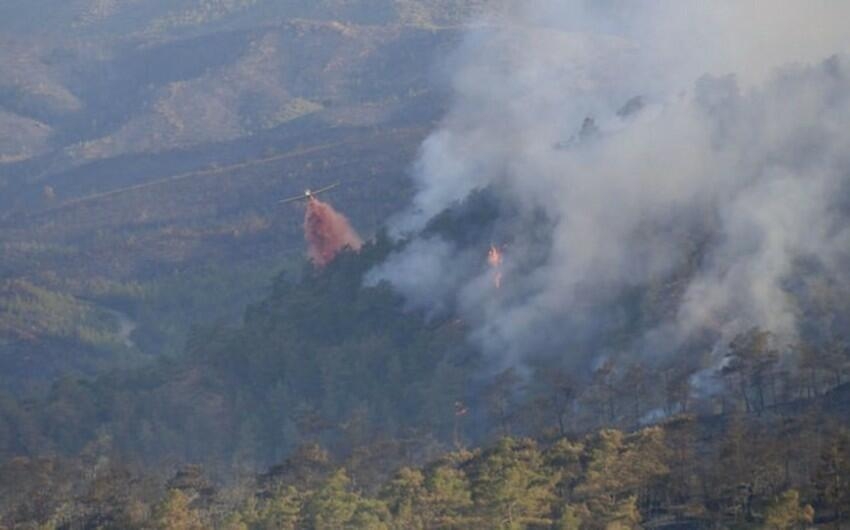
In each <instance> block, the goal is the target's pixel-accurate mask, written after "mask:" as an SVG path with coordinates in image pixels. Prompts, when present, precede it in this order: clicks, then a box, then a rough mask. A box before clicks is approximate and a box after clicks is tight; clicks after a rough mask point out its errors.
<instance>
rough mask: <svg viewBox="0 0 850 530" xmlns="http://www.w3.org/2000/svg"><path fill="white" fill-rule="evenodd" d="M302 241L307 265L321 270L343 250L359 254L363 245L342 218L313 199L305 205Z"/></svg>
mask: <svg viewBox="0 0 850 530" xmlns="http://www.w3.org/2000/svg"><path fill="white" fill-rule="evenodd" d="M304 238H305V239H306V240H307V251H308V254H309V256H310V261H312V262H313V265H314V266H316V267H319V268H321V267H324V266H326V265H327V264H328V263H330V262H331V261H333V259H334V258H335V257H336V255H337V254H339V252H340V251H342V250H343V249H345V248H350V249H351V250H355V251H356V250H360V247H362V246H363V241H362V240H361V239H360V236H359V235H357V232H356V231H355V230H354V228H352V227H351V223H349V222H348V219H346V218H345V216H344V215H342V214H341V213H339V212H337V211H336V210H334V208H333V207H332V206H331V205H330V204H328V203H326V202H322V201H320V200H319V199H316V198H315V197H312V198H310V199H309V200H308V201H307V210H306V211H305V212H304Z"/></svg>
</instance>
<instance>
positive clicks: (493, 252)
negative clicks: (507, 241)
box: [487, 245, 504, 289]
mask: <svg viewBox="0 0 850 530" xmlns="http://www.w3.org/2000/svg"><path fill="white" fill-rule="evenodd" d="M503 260H504V257H503V256H502V251H501V250H499V247H497V246H496V245H490V251H489V252H488V253H487V263H489V264H490V267H491V268H492V269H493V285H495V286H496V289H499V288H501V287H502V261H503Z"/></svg>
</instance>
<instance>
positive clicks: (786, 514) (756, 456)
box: [0, 415, 850, 530]
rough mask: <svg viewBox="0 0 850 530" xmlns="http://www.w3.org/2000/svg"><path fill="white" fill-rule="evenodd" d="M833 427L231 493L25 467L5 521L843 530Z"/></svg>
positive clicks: (842, 476)
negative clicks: (824, 529)
mask: <svg viewBox="0 0 850 530" xmlns="http://www.w3.org/2000/svg"><path fill="white" fill-rule="evenodd" d="M824 420H825V418H823V417H817V416H816V415H814V416H808V415H802V416H799V417H793V418H792V417H783V416H776V417H772V418H764V417H762V418H758V417H757V416H755V415H732V416H728V417H726V418H723V419H722V420H718V419H716V418H715V419H713V420H707V421H706V420H698V419H696V418H694V417H692V416H687V415H683V416H679V417H676V418H673V419H670V420H669V421H667V422H665V423H664V424H662V425H658V426H654V427H649V428H644V429H642V430H639V431H636V432H633V433H631V434H627V433H624V432H622V431H619V430H614V429H604V430H600V431H596V432H594V433H592V434H589V435H586V436H584V437H580V438H556V439H553V440H548V441H547V440H539V441H535V440H533V439H530V438H502V439H501V440H500V441H499V442H498V443H496V444H495V445H493V446H490V447H488V448H486V449H474V450H467V449H462V448H459V449H456V450H454V451H452V452H447V453H445V454H442V455H440V456H438V457H436V458H434V459H432V460H431V461H430V462H429V463H428V464H427V465H424V466H407V467H405V466H403V460H404V459H403V458H401V455H402V454H403V451H398V445H399V442H395V443H392V444H390V443H389V442H387V443H383V444H375V445H370V446H363V447H361V448H360V449H359V450H358V451H356V452H355V453H354V454H352V455H351V456H350V457H349V458H347V459H345V460H342V461H340V460H336V459H334V457H333V456H332V455H331V454H329V453H328V452H326V451H324V450H323V449H321V448H320V447H319V446H318V445H315V444H307V445H304V446H302V447H300V448H299V449H298V450H297V451H296V452H295V453H294V454H293V455H292V456H290V457H289V458H288V459H286V460H285V461H284V462H283V463H282V464H281V465H278V466H275V467H273V468H271V469H270V470H269V471H267V472H266V473H263V474H260V475H254V476H249V477H243V479H242V480H240V481H238V482H237V483H236V484H234V485H232V486H229V487H226V488H217V487H216V486H215V485H214V484H213V483H212V482H210V480H209V479H208V478H207V477H205V476H204V473H203V470H202V469H201V468H200V467H199V466H188V467H184V468H182V469H180V470H179V471H178V472H177V473H176V474H175V475H173V476H172V477H171V478H169V479H168V480H162V479H158V478H156V477H153V476H149V475H145V474H143V473H140V472H138V471H133V470H131V469H129V468H128V467H127V466H126V465H123V464H122V462H121V461H120V460H113V459H110V458H108V457H107V456H103V455H101V456H100V457H96V456H95V455H94V454H85V455H83V456H81V457H80V458H78V459H73V460H63V459H46V458H42V459H23V458H19V459H16V460H13V461H11V462H9V463H7V464H5V465H4V466H3V467H2V468H0V474H2V475H0V476H2V477H4V481H3V483H2V486H0V506H2V512H0V521H2V523H3V524H5V525H7V528H22V529H23V528H33V529H36V528H37V529H41V530H47V529H51V530H52V529H62V530H71V529H94V528H98V529H104V530H106V529H116V530H118V529H120V530H134V529H139V530H141V529H151V530H153V529H162V530H178V529H179V530H190V529H198V530H201V529H205V530H208V529H222V530H273V529H274V530H283V529H305V530H306V529H314V530H339V529H345V528H348V529H364V530H382V529H386V530H395V529H399V530H401V529H405V530H409V529H422V530H424V529H482V530H485V529H486V530H492V529H500V528H503V529H574V530H597V529H598V530H620V529H622V530H625V529H639V528H660V527H669V528H692V529H699V528H740V529H745V528H747V529H756V528H759V529H761V528H764V529H788V530H790V529H802V528H812V527H813V526H812V525H817V528H841V525H842V522H844V523H846V522H848V519H850V431H848V430H847V429H846V428H841V427H838V426H836V425H834V424H832V423H831V422H830V421H824ZM393 465H396V466H398V467H397V468H396V469H397V471H395V472H393V473H391V474H387V468H388V467H392V466H393ZM13 481H14V483H13Z"/></svg>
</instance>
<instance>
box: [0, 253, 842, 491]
mask: <svg viewBox="0 0 850 530" xmlns="http://www.w3.org/2000/svg"><path fill="white" fill-rule="evenodd" d="M394 248H395V246H394V243H391V242H390V241H388V240H387V239H386V238H383V237H379V238H377V239H376V240H375V241H373V242H371V243H369V244H367V245H366V246H365V247H364V248H363V250H362V251H361V252H360V253H359V254H353V253H347V254H343V255H341V256H340V257H339V259H337V260H336V261H335V262H334V263H332V264H331V265H330V266H329V267H328V268H326V269H325V270H322V271H313V270H311V269H309V268H307V269H305V270H304V272H303V273H301V274H299V275H295V274H292V273H291V272H290V273H288V274H282V275H280V276H279V277H278V278H277V280H276V281H275V282H274V285H273V287H272V289H271V292H270V293H269V295H268V296H267V297H266V298H265V299H264V300H263V301H261V302H259V303H257V304H254V305H252V306H250V307H249V308H248V309H247V311H246V312H245V315H244V318H243V322H242V323H241V325H238V326H237V325H220V324H218V325H210V326H207V327H205V328H197V329H196V331H195V332H194V333H193V334H192V336H191V337H190V338H189V340H188V343H187V345H186V347H185V353H184V354H183V355H182V356H179V357H171V356H168V357H167V358H163V359H159V360H157V361H156V362H153V363H151V364H150V365H149V366H146V367H141V368H133V369H128V370H123V371H111V372H108V373H105V374H103V375H101V376H99V377H97V378H95V379H80V378H77V377H71V376H69V377H64V378H62V379H60V380H59V381H57V382H56V383H54V384H53V385H52V386H51V387H50V389H49V392H47V393H46V394H45V395H44V396H37V397H35V398H32V399H27V400H22V399H19V398H18V397H16V396H12V395H6V396H4V395H2V394H0V458H2V459H7V458H14V457H18V456H25V457H37V456H39V455H44V454H61V455H66V456H73V455H77V454H79V453H80V452H82V451H86V450H88V448H90V447H92V446H93V445H97V444H99V443H101V442H102V440H104V439H107V440H108V441H109V446H110V451H113V452H114V453H116V454H119V455H120V456H121V459H122V460H124V461H129V462H138V463H143V464H144V465H147V466H163V465H169V464H170V463H172V462H174V461H178V462H179V461H182V462H198V463H203V464H204V465H206V466H207V468H209V469H210V470H211V471H213V472H215V473H216V474H220V475H228V474H231V473H233V472H234V470H237V471H244V470H248V471H256V470H259V469H262V468H264V467H267V466H269V465H272V464H274V463H275V462H279V461H281V460H282V459H284V458H286V456H287V455H288V454H290V453H291V451H292V450H293V449H294V448H296V447H298V446H299V445H301V444H303V443H305V442H320V443H321V444H322V445H323V446H325V447H326V448H327V449H328V450H330V451H331V452H332V453H334V454H335V455H338V456H347V455H348V454H350V453H351V451H352V450H353V448H356V447H360V446H363V445H364V444H368V443H371V442H372V441H373V440H375V439H415V440H419V441H420V442H421V444H420V445H421V446H422V447H426V446H427V447H429V448H428V449H427V451H426V450H425V449H422V448H420V449H417V451H420V452H430V454H433V453H434V452H435V451H442V450H446V449H447V448H449V447H452V446H453V445H455V444H458V443H466V444H479V443H486V442H487V441H488V440H492V439H494V438H496V437H499V436H545V437H549V438H551V437H554V436H566V435H577V434H581V433H586V432H591V431H594V430H597V429H600V428H617V429H621V430H624V431H632V430H635V429H639V428H641V427H644V426H648V425H652V424H654V423H657V422H659V421H661V420H663V419H664V418H667V417H670V416H673V415H676V414H688V413H694V414H698V415H706V416H713V415H721V416H724V415H729V414H736V413H752V414H754V415H757V416H759V415H770V414H797V413H798V410H799V409H800V408H801V407H806V406H809V405H810V404H812V403H816V404H817V407H819V408H822V409H823V410H824V411H827V412H829V413H830V414H833V415H839V416H840V415H841V414H843V412H842V411H843V410H846V408H847V407H848V406H850V405H848V404H847V403H845V402H842V401H841V399H840V397H841V396H842V395H843V394H841V393H840V392H830V390H831V389H834V388H838V387H841V385H842V384H843V383H844V381H845V379H846V377H847V368H848V366H850V349H848V348H846V347H845V346H844V345H843V344H842V343H840V342H825V341H823V342H821V343H814V344H811V345H803V344H801V345H799V346H797V347H796V349H797V351H795V352H790V353H789V352H788V351H784V352H782V354H780V351H779V350H778V349H777V348H776V347H775V344H774V341H773V340H772V337H771V335H770V334H769V333H768V332H765V331H762V330H758V329H753V330H750V331H749V332H747V333H744V334H741V335H740V336H739V337H737V338H736V339H735V340H734V341H733V342H732V343H731V344H730V345H729V348H728V349H729V353H728V356H727V358H726V359H724V361H723V363H722V364H721V366H722V368H719V369H717V368H715V367H714V366H716V363H717V360H716V359H712V358H710V357H708V356H700V355H698V354H688V355H681V356H678V357H675V358H672V359H670V360H669V361H667V362H666V363H661V362H658V363H655V364H652V365H650V364H647V363H643V362H640V360H632V359H631V358H629V356H625V355H624V356H622V357H620V358H616V357H610V358H609V359H608V360H607V361H605V362H602V363H601V364H599V365H598V366H595V367H593V368H590V367H586V366H584V367H583V366H576V365H574V364H573V365H570V364H567V363H568V362H570V360H571V356H569V355H567V356H562V355H552V356H550V357H543V358H539V359H537V360H536V361H534V362H533V363H532V364H530V365H528V366H527V367H526V368H527V370H526V372H525V373H518V372H516V371H514V370H511V369H508V370H506V371H503V372H500V373H495V374H492V375H487V374H488V371H487V370H488V369H489V366H488V363H487V359H483V358H482V357H481V356H480V354H479V353H478V352H477V351H476V350H475V349H474V348H473V347H472V346H471V345H470V344H469V342H468V341H467V340H466V331H467V330H466V326H465V324H464V323H463V322H462V321H459V320H457V319H456V318H455V317H453V316H451V315H447V316H445V317H442V318H435V317H431V318H428V317H427V316H426V315H424V314H422V313H420V312H416V311H409V310H407V308H406V307H405V302H404V300H403V299H402V298H401V297H400V296H399V295H398V294H397V293H395V292H394V291H393V290H392V289H391V288H390V287H389V286H386V285H378V286H375V287H364V286H363V276H364V275H365V274H366V272H367V271H369V270H370V269H371V267H372V266H374V264H376V263H380V262H381V261H382V260H383V259H384V257H385V256H386V255H387V253H389V252H392V251H393V249H394ZM485 252H486V248H482V255H484V253H485ZM207 289H208V290H212V289H214V286H212V285H209V286H208V287H207ZM234 296H236V295H234ZM174 299H175V303H176V305H183V304H184V303H185V299H184V297H183V296H182V295H181V294H180V292H179V290H176V289H175V295H174ZM203 299H205V298H203V297H200V298H199V300H203ZM178 302H179V303H178ZM164 314H166V315H168V314H173V312H169V311H165V313H164ZM174 318H175V319H176V318H177V317H176V316H175V317H174ZM797 359H799V361H797ZM845 399H846V398H845ZM420 461H421V460H420Z"/></svg>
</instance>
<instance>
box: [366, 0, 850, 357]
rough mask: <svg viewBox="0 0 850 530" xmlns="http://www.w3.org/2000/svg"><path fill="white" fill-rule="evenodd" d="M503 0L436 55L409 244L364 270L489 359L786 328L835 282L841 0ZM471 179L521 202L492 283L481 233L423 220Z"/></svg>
mask: <svg viewBox="0 0 850 530" xmlns="http://www.w3.org/2000/svg"><path fill="white" fill-rule="evenodd" d="M515 4H518V5H519V6H518V7H512V8H507V9H501V10H499V11H498V12H494V13H492V14H490V16H488V17H487V18H486V19H484V20H481V21H478V22H477V23H476V24H473V25H472V26H471V29H470V30H469V32H468V35H467V37H466V38H465V40H464V42H463V43H462V44H461V46H460V47H459V49H458V50H457V52H456V53H455V54H454V56H453V57H452V58H451V59H450V60H449V61H448V62H447V65H446V66H445V68H446V69H447V70H448V71H449V72H450V74H449V77H448V78H449V80H450V82H449V84H450V86H449V89H450V90H451V92H452V105H451V108H450V110H449V112H448V113H447V115H446V116H445V118H444V119H443V121H442V124H441V126H440V127H439V128H438V129H437V130H436V131H435V132H434V133H433V134H432V135H431V136H430V137H429V138H428V139H427V140H426V141H425V143H424V144H423V145H422V147H421V151H420V156H419V158H418V161H417V163H416V165H415V168H414V170H413V176H414V179H415V182H416V185H417V186H418V193H417V195H416V197H415V199H414V202H413V205H412V206H411V207H410V208H409V209H408V210H407V211H406V212H404V213H403V214H402V215H400V216H399V217H398V218H396V219H394V220H393V223H392V225H393V226H394V227H395V235H396V236H397V237H399V238H400V239H406V240H408V241H409V243H408V244H407V246H406V247H405V248H404V249H403V250H401V251H399V252H398V253H396V254H394V255H392V256H390V258H389V259H388V260H387V261H386V262H385V263H384V264H382V265H381V266H379V267H378V268H376V269H375V270H373V271H372V273H371V274H370V276H369V277H368V279H367V281H368V282H370V283H376V282H378V281H381V280H387V281H389V282H391V283H393V284H394V285H396V287H397V288H398V289H399V290H400V291H402V292H403V293H404V294H405V295H406V296H407V297H408V300H409V301H410V304H411V305H412V306H426V307H430V308H437V309H438V310H439V308H448V307H451V308H453V310H457V311H458V312H460V314H461V316H462V317H463V318H464V319H465V320H466V321H467V322H468V323H469V324H470V325H471V326H472V328H473V330H474V331H473V339H474V340H475V341H476V343H477V344H478V345H479V346H480V347H481V348H482V349H483V350H484V351H485V352H486V353H488V354H489V355H491V358H492V359H493V360H494V364H497V365H498V364H499V363H498V361H501V363H502V364H519V363H521V361H522V360H523V359H525V358H527V357H528V356H530V355H535V354H539V353H541V352H542V351H544V350H545V351H550V352H556V353H558V354H559V355H565V356H572V357H574V358H575V360H576V361H577V362H579V361H589V359H591V358H594V357H599V356H601V355H614V354H623V353H627V354H634V355H638V354H640V355H644V356H659V357H663V356H669V355H672V354H675V353H677V352H680V351H683V349H686V348H694V347H696V346H695V345H698V346H699V347H700V348H706V347H707V346H708V347H710V346H711V345H719V346H721V347H722V345H723V344H728V342H729V339H730V338H731V337H733V336H734V335H735V334H737V333H739V332H741V331H743V330H745V329H748V328H750V327H752V326H759V327H762V328H765V329H769V330H771V331H772V332H774V333H776V334H777V336H778V337H780V338H781V341H782V342H783V343H784V344H789V343H792V342H794V341H796V340H797V339H798V338H799V335H800V333H801V329H802V327H803V326H802V325H801V313H802V312H804V310H805V308H804V307H801V303H802V302H801V300H810V299H811V298H812V296H813V295H812V292H813V291H814V287H813V284H814V283H815V279H816V280H817V283H818V285H820V286H823V285H827V286H829V287H828V289H827V290H832V291H834V290H836V289H838V290H840V289H846V288H847V287H848V280H850V268H848V265H850V262H848V250H850V208H848V206H850V200H848V199H847V197H850V195H848V193H850V127H848V124H850V59H848V57H847V55H845V54H846V53H847V52H848V51H850V32H848V31H847V30H846V21H847V20H850V3H847V2H838V1H832V0H813V1H802V0H776V1H771V2H770V3H769V5H768V4H767V3H765V2H755V1H736V0H716V1H712V2H703V1H697V0H686V1H682V0H656V1H648V2H631V1H629V2H626V1H624V0H597V1H589V0H588V1H586V2H581V1H577V0H573V1H566V0H548V1H532V2H522V3H515ZM480 189H486V190H488V192H491V193H494V194H496V195H497V196H498V197H499V199H500V201H502V202H503V203H506V204H510V206H511V208H512V209H513V210H515V211H517V212H519V213H518V214H516V215H514V216H513V218H512V219H513V220H504V219H503V220H502V222H501V224H500V228H499V231H500V234H499V237H500V238H501V241H510V242H511V245H510V248H509V249H508V251H507V252H506V253H505V255H504V257H503V258H502V261H501V262H500V270H499V273H500V284H501V289H499V290H498V292H497V293H494V292H493V291H494V289H492V283H493V282H492V271H491V270H490V269H489V268H488V267H487V264H486V259H487V249H488V246H489V244H490V241H487V242H485V244H486V245H488V246H484V247H483V248H482V249H477V248H472V249H471V248H468V247H463V246H462V245H458V244H457V243H455V242H452V241H447V240H445V238H441V237H440V236H435V235H434V234H433V233H430V232H428V231H427V230H426V229H425V227H426V226H427V225H428V223H429V221H431V220H432V219H433V218H434V217H435V216H436V215H437V214H439V213H440V212H442V211H444V210H445V209H446V208H448V207H451V206H452V205H457V204H458V203H460V202H462V201H464V200H465V199H467V198H468V197H469V196H470V194H471V193H473V192H474V190H480ZM541 213H542V216H543V217H544V218H545V219H546V220H547V223H548V226H550V233H548V234H547V235H546V237H536V238H529V237H528V236H527V233H528V222H527V220H528V219H530V218H534V217H535V216H537V217H539V216H540V215H541ZM541 246H543V248H541ZM470 253H472V254H476V253H478V255H480V256H482V257H481V259H480V260H476V259H470ZM528 255H534V256H540V257H541V258H540V259H537V260H535V261H531V262H530V261H529V260H528V259H526V258H525V256H528ZM411 271H426V272H425V273H424V274H422V275H420V276H418V277H416V278H414V279H411V277H410V273H411ZM648 293H649V294H648ZM653 293H655V294H653ZM658 293H661V294H658ZM652 296H655V298H652ZM647 299H653V300H656V301H655V302H654V304H653V305H654V307H656V313H657V314H654V315H650V316H646V315H643V313H642V311H643V308H644V306H643V305H641V304H642V303H643V302H645V301H646V300H647ZM658 300H661V301H662V302H659V301H658ZM659 307H660V308H661V309H658V308H659ZM636 315H638V316H636Z"/></svg>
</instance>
